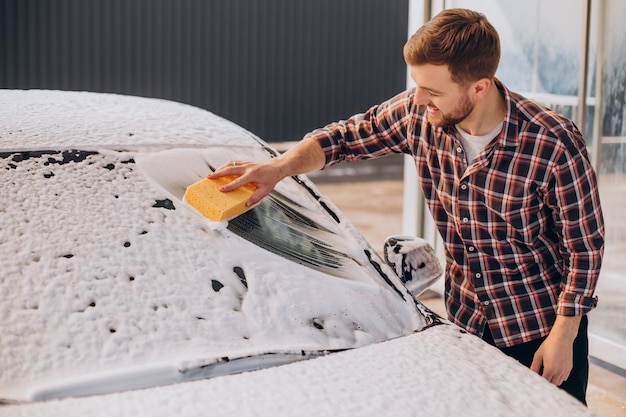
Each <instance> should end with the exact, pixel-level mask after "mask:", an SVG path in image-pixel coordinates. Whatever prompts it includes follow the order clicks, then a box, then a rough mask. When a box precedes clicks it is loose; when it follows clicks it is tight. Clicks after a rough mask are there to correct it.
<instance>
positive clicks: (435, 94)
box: [428, 90, 439, 97]
mask: <svg viewBox="0 0 626 417" xmlns="http://www.w3.org/2000/svg"><path fill="white" fill-rule="evenodd" d="M428 94H429V95H430V96H431V97H437V96H438V95H439V94H437V93H433V92H432V91H430V90H429V91H428Z"/></svg>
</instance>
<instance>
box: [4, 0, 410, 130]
mask: <svg viewBox="0 0 626 417" xmlns="http://www.w3.org/2000/svg"><path fill="white" fill-rule="evenodd" d="M407 13H408V0H0V88H20V89H21V88H47V89H63V90H87V91H98V92H115V93H122V94H132V95H139V96H146V97H159V98H166V99H171V100H176V101H181V102H185V103H189V104H192V105H195V106H199V107H202V108H205V109H208V110H210V111H212V112H214V113H217V114H219V115H221V116H223V117H226V118H228V119H230V120H233V121H235V122H236V123H238V124H240V125H242V126H244V127H246V128H247V129H249V130H251V131H252V132H254V133H256V134H258V135H259V136H261V137H262V138H264V139H265V140H268V141H274V140H297V139H299V137H300V136H301V135H302V134H304V133H306V132H307V131H309V130H311V129H313V128H315V127H318V126H321V125H323V124H326V123H327V122H330V121H333V120H336V119H339V118H343V117H347V116H349V115H351V114H353V113H355V112H358V111H363V110H365V109H367V108H368V107H369V106H370V105H372V104H375V103H376V102H378V101H380V100H382V99H384V98H386V97H390V96H392V95H393V94H395V93H396V92H398V91H401V90H402V89H403V88H404V85H405V76H406V75H405V74H406V72H405V66H404V62H403V59H402V46H403V44H404V42H405V40H406V32H407V20H408V17H407Z"/></svg>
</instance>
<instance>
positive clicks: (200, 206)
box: [184, 175, 256, 222]
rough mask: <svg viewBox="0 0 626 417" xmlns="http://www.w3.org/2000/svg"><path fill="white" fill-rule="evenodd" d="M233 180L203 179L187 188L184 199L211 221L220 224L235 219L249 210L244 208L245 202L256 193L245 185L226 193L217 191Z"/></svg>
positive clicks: (251, 186) (223, 178) (252, 187)
mask: <svg viewBox="0 0 626 417" xmlns="http://www.w3.org/2000/svg"><path fill="white" fill-rule="evenodd" d="M235 178H237V177H236V176H234V175H228V176H225V177H221V178H218V179H215V180H213V179H208V178H204V179H202V180H200V181H198V182H196V183H194V184H191V185H190V186H189V187H187V190H186V191H185V197H184V199H185V201H187V203H189V204H190V205H191V206H192V207H194V208H195V209H196V210H198V211H199V212H200V213H202V215H204V217H206V218H208V219H209V220H211V221H214V222H221V221H224V220H229V219H232V218H233V217H237V216H239V215H240V214H242V213H245V212H246V211H248V210H249V209H250V207H246V201H248V199H249V198H250V196H252V194H253V193H254V192H255V191H256V187H255V186H254V185H252V184H245V185H243V186H241V187H239V188H237V189H235V190H233V191H229V192H227V193H224V192H222V191H219V190H218V188H219V187H221V186H222V185H225V184H228V183H229V182H231V181H232V180H234V179H235Z"/></svg>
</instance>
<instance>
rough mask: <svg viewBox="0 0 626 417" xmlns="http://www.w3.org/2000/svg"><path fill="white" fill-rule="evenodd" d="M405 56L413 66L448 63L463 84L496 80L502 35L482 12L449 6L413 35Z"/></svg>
mask: <svg viewBox="0 0 626 417" xmlns="http://www.w3.org/2000/svg"><path fill="white" fill-rule="evenodd" d="M404 59H405V61H406V63H407V64H408V65H411V66H412V65H424V64H433V65H447V66H448V69H449V70H450V74H451V76H452V80H453V81H454V82H456V83H459V84H467V83H470V82H473V81H476V80H479V79H481V78H489V79H492V78H493V77H494V75H495V73H496V70H497V68H498V63H499V62H500V38H499V36H498V32H497V31H496V29H495V28H494V27H493V26H492V25H491V23H489V21H488V20H487V18H486V17H485V15H483V14H482V13H478V12H474V11H472V10H467V9H447V10H444V11H442V12H441V13H439V14H438V15H437V16H435V17H434V18H432V19H431V20H430V21H429V22H427V23H426V24H425V25H424V26H422V27H421V28H420V29H419V30H418V31H417V32H415V34H414V35H413V36H411V38H410V39H409V40H408V42H407V43H406V45H404Z"/></svg>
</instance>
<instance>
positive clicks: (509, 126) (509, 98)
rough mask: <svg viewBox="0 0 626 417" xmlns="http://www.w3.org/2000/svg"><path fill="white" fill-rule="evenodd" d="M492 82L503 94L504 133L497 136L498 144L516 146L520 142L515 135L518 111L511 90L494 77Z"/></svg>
mask: <svg viewBox="0 0 626 417" xmlns="http://www.w3.org/2000/svg"><path fill="white" fill-rule="evenodd" d="M494 83H495V85H496V87H497V88H498V90H500V92H501V93H502V95H503V96H504V104H505V109H506V110H505V113H504V125H505V129H503V131H504V133H503V134H501V135H500V137H499V138H498V145H500V146H502V147H507V146H512V147H516V146H518V145H519V143H520V139H519V136H518V135H517V131H518V128H517V124H518V111H517V104H516V102H515V100H514V98H513V95H512V93H511V91H510V90H509V89H508V88H506V87H505V86H504V84H503V83H502V82H501V81H500V80H499V79H497V78H495V77H494Z"/></svg>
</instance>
